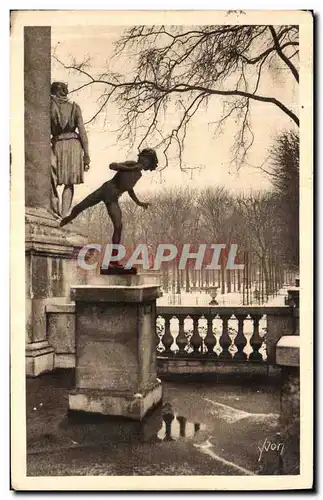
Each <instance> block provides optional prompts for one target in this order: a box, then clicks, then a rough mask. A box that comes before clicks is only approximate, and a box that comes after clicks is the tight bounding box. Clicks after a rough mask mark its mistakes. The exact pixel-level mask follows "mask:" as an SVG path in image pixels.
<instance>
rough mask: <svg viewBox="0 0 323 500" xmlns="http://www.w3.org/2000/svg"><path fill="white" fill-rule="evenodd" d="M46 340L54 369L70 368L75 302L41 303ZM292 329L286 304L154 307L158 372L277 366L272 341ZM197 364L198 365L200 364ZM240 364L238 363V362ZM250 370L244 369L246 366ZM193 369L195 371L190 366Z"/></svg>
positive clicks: (72, 364)
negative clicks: (44, 316) (197, 368)
mask: <svg viewBox="0 0 323 500" xmlns="http://www.w3.org/2000/svg"><path fill="white" fill-rule="evenodd" d="M46 314H47V328H48V335H47V337H48V341H49V343H50V345H51V346H53V348H54V350H55V367H57V368H71V367H73V366H75V332H74V329H75V320H74V314H75V306H74V304H73V303H67V302H66V301H64V300H61V301H60V300H55V301H53V300H52V301H51V302H48V304H47V306H46ZM292 333H293V310H292V307H291V306H288V305H285V306H235V307H230V306H159V307H157V321H156V349H157V351H156V353H157V358H158V367H159V370H160V372H161V373H163V372H165V371H166V372H168V371H171V370H170V367H171V366H172V367H175V369H174V370H173V371H175V372H177V373H180V372H182V371H183V372H185V371H189V370H188V368H186V369H184V368H185V367H187V366H188V365H189V364H191V366H193V365H196V366H199V367H200V368H199V371H201V372H203V371H213V367H215V366H216V364H225V363H226V364H230V365H231V366H232V365H233V364H234V365H237V369H238V370H243V366H244V365H248V366H251V365H253V366H255V365H262V366H265V367H266V366H268V365H276V344H277V342H278V340H279V339H280V338H281V337H283V336H284V335H291V334H292ZM201 363H202V364H201ZM238 365H239V366H238ZM247 369H249V368H247ZM193 371H194V370H193Z"/></svg>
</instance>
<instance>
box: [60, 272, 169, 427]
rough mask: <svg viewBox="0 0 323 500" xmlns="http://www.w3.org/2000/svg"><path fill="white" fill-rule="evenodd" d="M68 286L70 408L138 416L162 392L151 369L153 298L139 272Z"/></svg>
mask: <svg viewBox="0 0 323 500" xmlns="http://www.w3.org/2000/svg"><path fill="white" fill-rule="evenodd" d="M104 279H105V281H106V283H107V284H106V285H91V286H90V285H87V286H75V287H72V290H71V295H72V299H73V300H75V315H76V316H75V330H76V331H75V333H76V335H75V337H76V368H75V374H76V388H75V390H73V391H72V393H70V395H69V410H70V411H73V412H75V411H76V412H86V413H89V414H91V413H92V414H93V413H100V414H103V415H114V416H122V417H126V418H131V419H134V420H141V419H142V418H143V417H144V415H145V414H146V413H147V411H148V410H150V409H151V408H152V407H153V406H155V405H156V404H157V403H159V402H160V400H161V398H162V387H161V383H160V380H158V379H157V372H156V336H155V330H156V298H157V297H158V296H160V292H159V287H158V286H156V285H151V284H145V283H144V280H143V278H142V276H140V275H138V276H136V275H135V276H119V277H115V276H105V277H104Z"/></svg>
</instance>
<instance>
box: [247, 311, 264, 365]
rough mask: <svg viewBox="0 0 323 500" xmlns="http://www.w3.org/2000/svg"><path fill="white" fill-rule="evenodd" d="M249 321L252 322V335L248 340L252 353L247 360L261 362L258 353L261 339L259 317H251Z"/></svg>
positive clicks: (260, 356)
mask: <svg viewBox="0 0 323 500" xmlns="http://www.w3.org/2000/svg"><path fill="white" fill-rule="evenodd" d="M251 319H252V320H253V334H252V337H251V339H250V345H251V347H252V353H250V356H249V360H250V361H262V360H263V358H262V355H261V354H260V352H259V349H260V347H261V346H262V338H261V337H260V335H259V321H260V319H261V316H251Z"/></svg>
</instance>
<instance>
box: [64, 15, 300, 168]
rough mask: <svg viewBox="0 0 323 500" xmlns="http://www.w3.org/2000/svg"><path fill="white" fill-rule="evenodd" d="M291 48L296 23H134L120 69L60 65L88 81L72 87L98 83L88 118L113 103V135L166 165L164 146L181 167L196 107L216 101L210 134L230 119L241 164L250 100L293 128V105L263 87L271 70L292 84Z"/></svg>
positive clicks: (294, 49) (295, 46) (249, 137)
mask: <svg viewBox="0 0 323 500" xmlns="http://www.w3.org/2000/svg"><path fill="white" fill-rule="evenodd" d="M298 53H299V34H298V26H292V25H290V26H265V25H261V26H257V25H251V26H243V25H218V26H193V27H188V26H134V27H131V28H129V29H126V30H125V32H124V33H123V35H122V36H121V38H120V39H119V40H118V42H117V43H116V46H115V54H116V56H121V57H125V58H126V60H128V61H129V66H128V67H127V74H116V73H115V72H112V71H110V70H109V68H108V67H107V68H106V70H105V71H104V72H103V73H101V74H95V69H94V72H93V68H91V66H90V65H89V63H88V61H81V62H77V61H73V62H72V63H71V64H67V63H64V62H62V61H60V62H62V64H64V66H65V67H66V68H67V69H70V70H75V71H77V72H79V73H82V75H83V76H84V77H85V78H86V80H87V81H86V82H85V83H83V84H82V85H81V86H79V87H78V88H75V89H73V90H74V91H77V90H81V89H82V88H85V87H87V86H89V85H100V86H102V94H101V99H100V102H99V106H98V109H97V111H96V112H95V113H94V114H93V116H92V117H91V118H90V120H89V122H91V121H93V120H94V119H95V118H96V117H97V116H98V115H99V114H100V113H101V112H102V110H103V109H104V108H105V107H107V106H108V105H109V103H110V102H112V101H113V102H115V103H116V104H117V106H118V108H119V110H120V113H121V124H120V127H119V129H118V132H119V137H120V139H124V140H126V141H128V142H129V143H131V144H136V145H138V149H140V148H141V147H143V146H144V145H146V144H147V143H148V142H149V145H151V146H153V147H156V148H160V150H161V151H163V153H164V155H165V166H167V164H168V152H169V149H170V148H171V147H175V148H176V151H177V153H176V154H177V156H178V159H179V164H180V165H181V166H182V165H183V164H182V152H183V148H184V146H185V139H186V135H187V127H188V125H189V123H191V122H192V120H193V118H194V115H195V114H196V112H197V111H198V110H199V109H201V108H202V107H203V105H207V106H210V105H211V100H213V99H214V98H215V97H218V98H220V99H221V102H222V112H221V117H220V119H219V120H218V121H217V122H216V123H215V132H219V131H221V130H222V129H223V127H224V125H225V123H226V121H227V120H228V119H229V118H234V119H235V121H236V123H237V125H238V127H237V132H236V134H235V137H233V139H232V144H233V147H232V160H234V161H235V163H236V164H242V163H243V162H244V161H245V160H246V158H247V155H248V152H249V150H250V148H251V147H252V144H253V142H254V132H253V129H252V123H251V113H250V103H251V102H263V103H267V104H268V105H271V106H276V107H277V108H278V109H279V110H280V111H281V112H282V113H283V114H285V115H286V116H287V117H289V118H290V120H291V122H292V123H293V124H295V125H296V126H298V125H299V118H298V116H297V114H296V113H295V109H294V106H292V105H291V104H290V103H286V102H283V100H282V99H281V98H279V92H277V89H275V88H273V89H272V93H271V91H270V92H269V91H268V87H266V86H265V85H264V84H263V80H264V79H266V75H267V76H268V72H269V71H271V70H272V69H273V68H274V70H275V71H284V70H285V71H286V72H287V73H288V74H290V75H291V78H292V80H294V82H295V83H296V84H297V83H298V81H299V74H298ZM284 74H285V73H284ZM212 102H213V101H212ZM174 109H175V110H176V112H174ZM172 110H173V113H172ZM170 114H171V120H170V119H169V116H170Z"/></svg>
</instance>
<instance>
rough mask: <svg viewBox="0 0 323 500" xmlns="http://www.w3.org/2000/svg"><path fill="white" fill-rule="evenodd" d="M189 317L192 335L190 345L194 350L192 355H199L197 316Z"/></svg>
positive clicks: (199, 343)
mask: <svg viewBox="0 0 323 500" xmlns="http://www.w3.org/2000/svg"><path fill="white" fill-rule="evenodd" d="M191 317H192V320H193V335H192V337H191V345H192V347H193V349H194V353H192V354H199V347H200V346H201V343H202V338H201V337H200V334H199V316H196V315H194V316H191Z"/></svg>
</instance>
